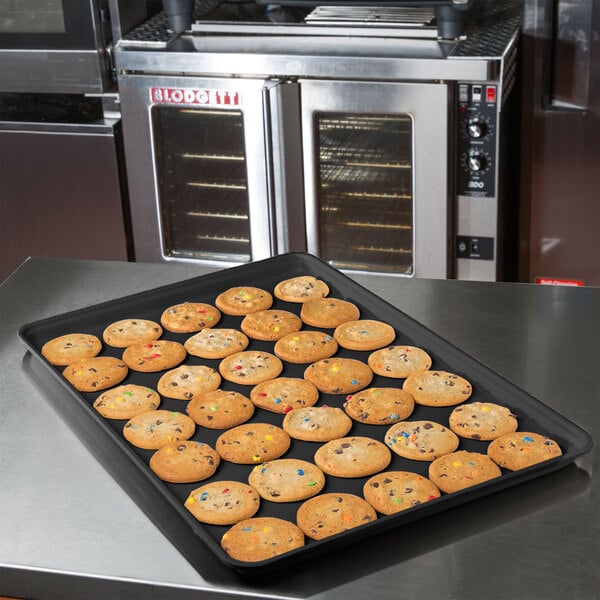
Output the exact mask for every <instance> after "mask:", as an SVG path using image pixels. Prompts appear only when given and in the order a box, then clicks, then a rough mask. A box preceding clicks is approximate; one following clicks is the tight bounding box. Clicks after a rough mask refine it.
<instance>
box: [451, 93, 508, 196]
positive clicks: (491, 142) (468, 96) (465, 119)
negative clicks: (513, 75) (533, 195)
mask: <svg viewBox="0 0 600 600" xmlns="http://www.w3.org/2000/svg"><path fill="white" fill-rule="evenodd" d="M497 104H498V86H496V85H490V84H483V83H468V84H467V83H460V84H459V85H458V161H459V163H458V190H457V191H458V195H460V196H480V197H483V198H490V197H495V196H496V129H497V113H498V110H497Z"/></svg>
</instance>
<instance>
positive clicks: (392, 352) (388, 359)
mask: <svg viewBox="0 0 600 600" xmlns="http://www.w3.org/2000/svg"><path fill="white" fill-rule="evenodd" d="M367 362H368V364H369V366H370V367H371V369H373V372H374V373H377V375H383V376H384V377H393V378H406V377H408V376H409V375H412V374H413V373H418V372H419V371H426V370H427V369H429V368H430V367H431V362H432V361H431V356H429V354H427V352H425V350H423V349H422V348H416V347H415V346H390V347H389V348H381V349H380V350H376V351H375V352H373V354H371V355H369V358H368V359H367Z"/></svg>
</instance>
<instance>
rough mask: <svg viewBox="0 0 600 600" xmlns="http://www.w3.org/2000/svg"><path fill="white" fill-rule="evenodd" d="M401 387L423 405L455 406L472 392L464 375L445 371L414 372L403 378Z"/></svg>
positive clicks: (466, 398)
mask: <svg viewBox="0 0 600 600" xmlns="http://www.w3.org/2000/svg"><path fill="white" fill-rule="evenodd" d="M402 389H403V390H405V391H407V392H408V393H409V394H410V395H411V396H412V397H413V398H414V399H415V402H416V403H417V404H422V405H424V406H455V405H457V404H461V403H462V402H465V401H466V400H468V399H469V397H470V396H471V393H472V392H473V388H472V386H471V384H470V383H469V382H468V381H467V380H466V379H465V378H464V377H460V375H456V374H454V373H448V372H447V371H420V372H418V373H414V374H413V375H410V376H408V377H407V378H406V379H405V381H404V383H403V384H402Z"/></svg>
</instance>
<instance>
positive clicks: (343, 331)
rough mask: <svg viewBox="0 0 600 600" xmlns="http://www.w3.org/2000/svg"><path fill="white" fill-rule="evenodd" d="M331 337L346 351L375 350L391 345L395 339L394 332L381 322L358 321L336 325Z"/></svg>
mask: <svg viewBox="0 0 600 600" xmlns="http://www.w3.org/2000/svg"><path fill="white" fill-rule="evenodd" d="M333 337H334V338H335V339H336V341H337V343H338V344H339V345H340V346H341V347H342V348H347V349H348V350H376V349H378V348H382V347H383V346H387V345H388V344H391V343H392V342H393V341H394V339H395V338H396V331H395V329H394V328H393V327H392V326H391V325H388V323H384V322H383V321H376V320H374V319H359V320H357V321H347V322H346V323H342V324H341V325H338V326H337V327H336V328H335V330H334V332H333Z"/></svg>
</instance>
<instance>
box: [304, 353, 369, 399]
mask: <svg viewBox="0 0 600 600" xmlns="http://www.w3.org/2000/svg"><path fill="white" fill-rule="evenodd" d="M304 378H305V379H308V381H310V382H311V383H314V385H315V386H316V387H317V389H318V390H319V391H321V392H323V393H325V394H351V393H353V392H357V391H359V390H362V389H364V388H366V387H367V386H368V385H369V384H370V383H371V381H372V380H373V371H371V369H370V367H369V366H368V365H366V364H365V363H363V362H361V361H360V360H356V359H355V358H337V357H332V358H325V359H323V360H319V361H317V362H316V363H313V364H312V365H310V366H309V367H307V368H306V370H305V371H304Z"/></svg>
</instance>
